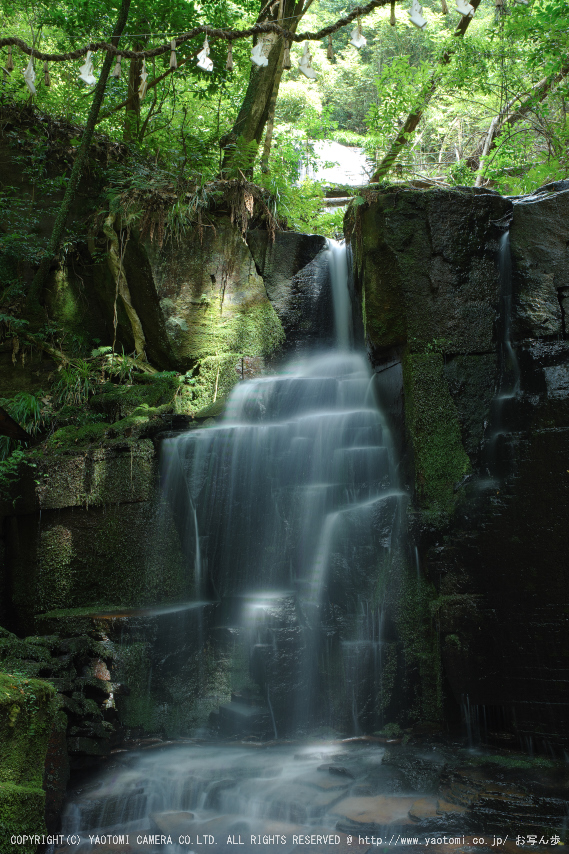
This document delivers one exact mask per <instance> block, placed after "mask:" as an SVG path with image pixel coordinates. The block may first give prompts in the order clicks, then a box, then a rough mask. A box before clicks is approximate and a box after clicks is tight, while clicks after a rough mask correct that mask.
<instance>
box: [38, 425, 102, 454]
mask: <svg viewBox="0 0 569 854" xmlns="http://www.w3.org/2000/svg"><path fill="white" fill-rule="evenodd" d="M110 428H111V425H110V424H105V423H102V424H86V425H85V426H83V427H76V426H74V425H70V426H69V427H61V428H60V429H59V430H56V431H55V433H54V434H53V435H52V436H50V437H49V439H48V440H47V443H46V444H47V447H48V448H52V449H60V448H63V449H66V448H77V447H85V446H86V445H90V444H92V443H93V442H102V441H103V439H104V438H105V436H106V434H107V431H108V430H110Z"/></svg>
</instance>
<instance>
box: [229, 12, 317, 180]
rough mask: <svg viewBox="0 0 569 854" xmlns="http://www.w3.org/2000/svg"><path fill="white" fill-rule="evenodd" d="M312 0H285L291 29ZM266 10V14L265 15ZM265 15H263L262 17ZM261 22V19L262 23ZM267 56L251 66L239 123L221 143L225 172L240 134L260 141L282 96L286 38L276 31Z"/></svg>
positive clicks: (269, 40)
mask: <svg viewBox="0 0 569 854" xmlns="http://www.w3.org/2000/svg"><path fill="white" fill-rule="evenodd" d="M310 2H311V0H308V2H307V3H305V2H304V0H298V2H296V0H284V3H283V7H284V8H283V16H284V22H285V25H286V28H287V29H288V30H289V31H290V32H293V33H294V32H295V31H296V28H297V27H298V24H299V21H300V20H301V18H302V16H303V15H304V13H305V11H306V10H307V8H308V6H309V5H310ZM264 11H265V10H263V13H262V14H264ZM276 14H277V12H276V10H275V14H270V13H269V16H268V20H276ZM260 17H261V15H259V18H260ZM259 23H260V22H259ZM263 38H264V40H265V45H266V46H265V51H264V53H265V56H266V57H267V59H268V65H267V66H265V67H264V68H259V66H257V65H252V66H251V74H250V77H249V85H248V86H247V91H246V92H245V97H244V98H243V103H242V104H241V109H240V110H239V114H238V116H237V118H236V119H235V123H234V125H233V127H232V129H231V131H230V132H229V133H228V134H226V136H224V137H223V138H222V140H221V146H222V148H223V149H224V155H223V164H222V167H221V171H222V174H225V173H226V172H227V171H228V169H229V167H230V163H231V158H232V153H233V145H234V144H235V142H236V140H237V139H238V138H239V137H243V140H244V142H246V143H248V142H252V141H253V140H255V142H257V143H260V142H261V139H262V137H263V131H264V130H265V125H266V123H267V119H268V117H269V112H270V106H271V101H272V99H273V98H274V100H275V102H276V99H277V95H278V90H279V85H280V78H281V76H282V55H283V48H284V45H283V41H282V39H281V37H280V36H278V35H276V34H275V33H265V35H264V36H263Z"/></svg>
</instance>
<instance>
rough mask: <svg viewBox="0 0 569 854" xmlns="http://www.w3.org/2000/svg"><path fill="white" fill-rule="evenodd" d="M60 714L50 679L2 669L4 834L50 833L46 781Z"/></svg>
mask: <svg viewBox="0 0 569 854" xmlns="http://www.w3.org/2000/svg"><path fill="white" fill-rule="evenodd" d="M56 712H57V706H56V702H55V689H54V688H53V687H52V686H51V685H49V684H48V683H47V682H43V681H40V680H39V679H27V678H24V677H22V676H16V675H13V674H9V673H0V838H1V837H2V836H5V837H6V838H9V837H10V835H11V834H13V833H16V834H21V833H28V834H29V833H45V820H44V808H45V792H44V791H43V789H42V780H43V774H44V766H45V757H46V753H47V745H48V740H49V736H50V733H51V729H52V724H53V721H54V718H55V715H56ZM1 850H2V851H4V850H6V851H7V850H9V849H8V848H4V847H2V848H1ZM18 850H20V851H30V852H34V851H35V850H36V846H31V845H30V847H29V848H28V847H25V846H22V847H21V848H19V849H18Z"/></svg>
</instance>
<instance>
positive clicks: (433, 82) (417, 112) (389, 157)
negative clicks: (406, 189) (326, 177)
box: [371, 0, 480, 182]
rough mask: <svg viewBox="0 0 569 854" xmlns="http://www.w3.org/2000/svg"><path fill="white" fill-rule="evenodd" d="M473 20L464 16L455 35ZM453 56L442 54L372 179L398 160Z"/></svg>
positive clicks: (475, 0) (475, 1)
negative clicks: (439, 73) (440, 74)
mask: <svg viewBox="0 0 569 854" xmlns="http://www.w3.org/2000/svg"><path fill="white" fill-rule="evenodd" d="M470 5H471V6H473V7H474V9H477V8H478V6H479V5H480V0H471V4H470ZM471 21H472V18H471V17H462V19H461V21H460V23H459V24H458V26H457V28H456V30H455V31H454V35H455V36H456V37H458V38H462V36H463V35H464V34H465V32H466V30H467V27H468V25H469V24H470V22H471ZM451 56H452V52H451V51H445V53H444V54H443V55H442V56H441V58H440V60H439V61H438V63H437V66H436V68H435V70H434V71H433V72H432V74H431V76H430V78H429V80H428V82H427V83H426V85H425V86H424V87H423V90H422V91H421V94H420V95H419V97H418V98H417V101H416V106H415V108H414V109H413V111H412V112H411V113H409V115H408V116H407V119H406V121H405V124H404V125H403V127H402V128H401V130H400V131H399V133H398V135H397V137H396V139H395V141H394V142H393V143H392V144H391V148H390V149H389V151H388V152H387V154H386V155H385V157H384V158H383V160H382V161H381V163H380V164H379V166H378V167H377V169H376V171H375V173H374V175H373V177H372V179H371V180H372V182H374V181H380V180H381V179H382V178H383V177H385V175H387V173H388V172H389V170H390V169H391V167H392V166H393V164H394V163H395V161H396V160H397V158H398V157H399V155H400V154H401V151H402V150H403V148H404V147H405V146H406V145H407V143H408V142H409V140H410V138H411V136H412V135H413V133H414V131H415V128H416V127H417V125H418V124H419V122H420V121H421V119H422V118H423V113H424V112H425V110H426V108H427V107H428V105H429V102H430V100H431V98H432V97H433V95H434V94H435V92H436V89H437V86H438V85H439V80H438V72H439V71H440V69H441V68H442V67H443V66H445V65H448V63H449V62H450V59H451Z"/></svg>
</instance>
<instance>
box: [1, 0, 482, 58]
mask: <svg viewBox="0 0 569 854" xmlns="http://www.w3.org/2000/svg"><path fill="white" fill-rule="evenodd" d="M390 2H391V0H370V2H369V3H366V5H365V6H356V7H355V8H354V9H352V11H351V12H350V14H349V15H345V16H344V17H343V18H339V19H338V20H337V21H336V22H335V23H333V24H329V25H328V26H327V27H323V28H322V29H321V30H317V31H316V32H305V33H299V34H295V32H294V29H290V30H287V29H285V28H284V27H281V26H280V24H277V23H275V22H266V23H262V24H255V25H254V26H252V27H248V28H247V29H245V30H231V29H219V28H216V27H208V26H203V25H202V26H200V27H194V28H193V29H192V30H188V32H187V33H183V34H182V35H180V36H176V38H175V41H176V45H177V46H178V47H179V46H180V45H181V44H184V42H187V41H190V40H191V39H194V38H195V37H196V36H199V35H207V37H208V39H209V40H210V41H213V40H214V39H225V40H226V41H234V40H235V39H244V38H249V37H250V36H254V35H263V34H267V33H274V34H275V35H277V36H281V38H283V39H286V40H287V41H293V42H303V41H320V39H323V38H326V36H328V35H331V34H332V33H335V32H337V31H338V30H341V29H342V27H347V26H348V24H351V23H352V21H355V20H356V18H358V17H360V18H362V17H363V16H364V15H368V14H369V13H370V12H372V11H373V10H374V9H377V8H379V7H380V6H387V5H388V4H389V3H390ZM311 3H312V0H308V3H306V4H305V8H304V9H303V14H304V12H306V10H307V9H308V6H309V5H310V4H311ZM472 5H473V6H474V3H473V4H472ZM285 17H286V16H285ZM299 17H301V16H299ZM9 45H15V46H16V47H19V48H20V50H21V51H23V53H26V54H28V56H32V54H33V56H34V57H35V58H36V59H41V60H44V61H45V60H47V61H48V62H67V61H68V60H70V59H81V57H82V56H85V54H86V53H87V51H88V50H90V51H91V52H94V51H96V50H104V51H106V52H107V54H110V55H111V56H116V55H117V54H119V53H120V55H121V56H124V57H127V58H128V59H150V58H151V57H153V56H162V54H165V53H170V50H171V47H170V42H168V43H167V44H163V45H159V46H158V47H153V48H149V49H148V50H126V48H119V47H118V46H117V44H116V43H115V41H114V37H113V40H112V43H109V42H104V41H100V42H91V43H90V44H88V45H85V46H84V47H80V48H78V49H77V50H71V51H69V52H68V53H43V52H42V51H40V50H34V49H33V48H32V47H30V46H29V45H28V44H27V43H26V42H25V41H24V40H23V39H20V38H18V37H17V36H8V37H7V38H3V39H0V48H1V47H8V46H9Z"/></svg>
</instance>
